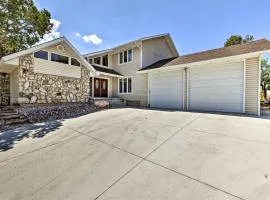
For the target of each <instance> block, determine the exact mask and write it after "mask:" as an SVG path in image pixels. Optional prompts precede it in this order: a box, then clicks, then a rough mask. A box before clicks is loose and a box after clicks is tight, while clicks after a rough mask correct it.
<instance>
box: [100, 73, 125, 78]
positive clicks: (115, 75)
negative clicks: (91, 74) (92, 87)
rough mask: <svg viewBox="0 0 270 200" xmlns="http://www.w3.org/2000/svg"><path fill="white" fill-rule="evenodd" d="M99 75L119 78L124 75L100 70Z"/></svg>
mask: <svg viewBox="0 0 270 200" xmlns="http://www.w3.org/2000/svg"><path fill="white" fill-rule="evenodd" d="M98 74H99V76H100V75H106V76H112V77H117V78H122V77H123V76H121V75H117V74H109V73H106V72H98Z"/></svg>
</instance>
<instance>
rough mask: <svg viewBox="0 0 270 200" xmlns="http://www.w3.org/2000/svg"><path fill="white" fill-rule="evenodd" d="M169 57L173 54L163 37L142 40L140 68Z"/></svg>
mask: <svg viewBox="0 0 270 200" xmlns="http://www.w3.org/2000/svg"><path fill="white" fill-rule="evenodd" d="M171 57H173V54H172V51H171V50H170V48H169V46H168V43H167V42H166V40H165V38H163V37H162V38H156V39H152V40H146V41H143V42H142V58H143V59H142V68H144V67H146V66H148V65H151V64H153V63H155V62H157V61H159V60H162V59H166V58H171Z"/></svg>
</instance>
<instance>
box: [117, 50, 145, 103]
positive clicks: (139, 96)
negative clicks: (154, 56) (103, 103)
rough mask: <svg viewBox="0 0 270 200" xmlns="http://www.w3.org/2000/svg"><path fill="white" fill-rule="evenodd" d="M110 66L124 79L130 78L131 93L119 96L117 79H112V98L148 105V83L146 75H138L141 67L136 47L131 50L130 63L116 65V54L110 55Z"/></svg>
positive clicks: (139, 54) (139, 53)
mask: <svg viewBox="0 0 270 200" xmlns="http://www.w3.org/2000/svg"><path fill="white" fill-rule="evenodd" d="M112 66H113V68H114V69H115V70H116V71H117V72H119V73H120V74H122V75H123V76H124V77H131V78H132V93H130V94H119V93H118V79H117V78H113V79H112V85H113V89H112V90H113V91H112V95H113V96H114V97H121V98H124V99H126V100H133V101H140V103H141V105H142V106H147V105H148V96H147V91H148V81H147V75H146V74H138V73H137V71H138V70H139V69H140V66H141V51H140V49H139V48H138V47H134V48H133V60H132V62H130V63H126V64H121V65H119V64H118V53H117V54H113V55H112Z"/></svg>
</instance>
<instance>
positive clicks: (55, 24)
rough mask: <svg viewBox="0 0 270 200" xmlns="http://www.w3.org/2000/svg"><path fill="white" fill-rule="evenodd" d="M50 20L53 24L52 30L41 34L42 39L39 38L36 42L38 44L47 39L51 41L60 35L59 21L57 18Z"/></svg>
mask: <svg viewBox="0 0 270 200" xmlns="http://www.w3.org/2000/svg"><path fill="white" fill-rule="evenodd" d="M50 22H51V23H52V24H53V27H52V30H51V32H50V33H48V34H45V35H44V36H43V39H41V40H40V41H39V42H38V43H39V44H41V43H44V42H48V41H51V40H54V39H56V38H59V37H60V35H61V33H60V32H59V31H58V29H59V27H60V25H61V22H60V21H59V20H57V19H51V20H50Z"/></svg>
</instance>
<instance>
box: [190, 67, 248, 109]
mask: <svg viewBox="0 0 270 200" xmlns="http://www.w3.org/2000/svg"><path fill="white" fill-rule="evenodd" d="M188 91H189V92H188V99H189V101H188V109H189V110H202V111H220V112H235V113H242V112H244V109H243V105H244V102H243V101H244V98H243V97H244V96H243V95H244V63H243V62H236V63H229V64H217V65H207V66H202V67H194V68H190V70H189V87H188Z"/></svg>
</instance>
